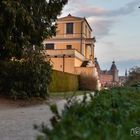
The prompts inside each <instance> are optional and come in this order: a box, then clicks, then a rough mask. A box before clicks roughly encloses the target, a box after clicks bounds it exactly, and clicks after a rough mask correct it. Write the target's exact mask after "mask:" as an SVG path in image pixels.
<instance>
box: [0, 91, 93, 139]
mask: <svg viewBox="0 0 140 140" xmlns="http://www.w3.org/2000/svg"><path fill="white" fill-rule="evenodd" d="M92 94H93V95H94V93H92ZM76 99H77V100H78V101H81V100H82V99H83V96H82V95H81V96H77V97H76ZM87 100H90V97H89V95H88V96H87ZM55 102H56V104H57V106H58V110H59V112H61V110H62V109H63V108H64V104H65V103H66V101H65V100H59V101H58V100H57V101H55ZM52 115H53V114H52V112H51V111H50V108H49V106H48V105H47V104H43V105H36V106H31V107H13V106H5V105H3V104H0V140H36V136H37V135H38V133H39V132H38V131H37V130H34V128H33V125H34V124H37V125H40V124H41V123H42V122H44V123H45V124H48V125H50V121H49V120H50V118H51V117H52Z"/></svg>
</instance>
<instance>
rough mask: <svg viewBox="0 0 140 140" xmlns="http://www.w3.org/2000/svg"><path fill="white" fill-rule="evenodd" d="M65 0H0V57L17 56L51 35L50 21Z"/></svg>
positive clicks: (53, 20)
mask: <svg viewBox="0 0 140 140" xmlns="http://www.w3.org/2000/svg"><path fill="white" fill-rule="evenodd" d="M66 3H67V0H1V1H0V59H5V58H11V57H12V56H15V57H16V58H20V57H21V55H22V51H23V50H24V48H29V47H32V46H33V45H35V46H40V44H41V43H42V41H43V40H44V38H48V37H51V36H52V35H54V34H55V28H56V27H55V25H54V22H55V20H56V19H57V16H58V15H60V13H61V10H62V8H63V6H64V5H65V4H66Z"/></svg>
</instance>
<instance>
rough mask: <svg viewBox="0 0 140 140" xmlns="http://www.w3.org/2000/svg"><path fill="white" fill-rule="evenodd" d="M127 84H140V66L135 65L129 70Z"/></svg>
mask: <svg viewBox="0 0 140 140" xmlns="http://www.w3.org/2000/svg"><path fill="white" fill-rule="evenodd" d="M126 83H127V85H140V67H133V68H131V69H130V71H129V76H128V79H127V82H126Z"/></svg>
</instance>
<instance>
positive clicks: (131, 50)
mask: <svg viewBox="0 0 140 140" xmlns="http://www.w3.org/2000/svg"><path fill="white" fill-rule="evenodd" d="M139 6H140V0H68V4H67V5H66V6H65V7H64V9H63V11H62V14H61V16H62V17H63V16H67V15H68V14H69V13H70V14H71V15H73V16H79V17H85V18H86V19H87V21H88V22H89V24H90V26H91V27H92V29H93V33H92V35H93V36H95V37H96V44H95V57H97V58H98V62H99V64H100V67H101V69H103V70H106V69H110V67H111V64H112V61H115V63H116V65H117V68H118V70H119V75H124V73H125V70H126V69H127V70H128V71H129V70H130V68H132V67H134V66H140V8H138V7H139Z"/></svg>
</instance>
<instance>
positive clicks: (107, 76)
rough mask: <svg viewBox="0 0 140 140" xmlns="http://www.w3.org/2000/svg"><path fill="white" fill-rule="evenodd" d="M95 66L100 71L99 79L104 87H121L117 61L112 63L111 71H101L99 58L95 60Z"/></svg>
mask: <svg viewBox="0 0 140 140" xmlns="http://www.w3.org/2000/svg"><path fill="white" fill-rule="evenodd" d="M95 66H96V68H97V70H98V73H99V79H100V82H101V86H102V87H113V86H119V75H118V69H117V66H116V64H115V61H113V62H112V65H111V67H110V69H109V70H101V68H100V65H99V63H98V61H97V58H95Z"/></svg>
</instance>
